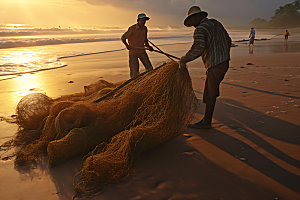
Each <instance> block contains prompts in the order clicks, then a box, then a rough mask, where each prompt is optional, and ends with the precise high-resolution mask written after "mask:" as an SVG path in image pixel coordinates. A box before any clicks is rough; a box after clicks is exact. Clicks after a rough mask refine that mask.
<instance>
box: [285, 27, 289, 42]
mask: <svg viewBox="0 0 300 200" xmlns="http://www.w3.org/2000/svg"><path fill="white" fill-rule="evenodd" d="M289 36H290V33H289V31H288V30H287V29H286V30H285V32H284V39H285V40H288V39H289Z"/></svg>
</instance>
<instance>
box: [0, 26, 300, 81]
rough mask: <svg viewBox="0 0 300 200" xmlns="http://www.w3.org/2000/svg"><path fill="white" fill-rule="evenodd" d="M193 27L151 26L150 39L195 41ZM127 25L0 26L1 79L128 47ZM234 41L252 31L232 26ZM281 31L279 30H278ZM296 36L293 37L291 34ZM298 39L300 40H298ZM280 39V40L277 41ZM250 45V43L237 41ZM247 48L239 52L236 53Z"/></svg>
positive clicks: (278, 46)
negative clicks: (125, 44) (123, 39)
mask: <svg viewBox="0 0 300 200" xmlns="http://www.w3.org/2000/svg"><path fill="white" fill-rule="evenodd" d="M193 30H194V29H193V28H167V29H151V28H149V33H148V38H149V39H150V40H151V41H152V42H154V43H155V44H157V45H159V46H162V45H167V44H176V43H192V41H193ZM125 31H126V29H125V28H95V27H93V28H75V27H73V28H72V27H67V28H61V27H56V28H49V27H42V26H41V27H33V26H28V25H18V26H12V25H0V81H1V80H6V79H11V78H14V77H16V76H18V75H20V74H23V73H32V72H37V71H41V70H49V69H55V68H59V67H64V66H66V63H64V62H63V60H62V59H61V58H65V57H72V56H83V55H88V54H93V53H106V52H111V51H122V50H125V48H124V45H123V43H122V42H121V40H120V38H121V36H122V34H123V33H124V32H125ZM228 32H229V34H230V36H231V38H232V40H233V42H235V41H238V40H242V39H247V38H248V35H249V30H247V29H228ZM277 33H278V32H277ZM257 38H266V39H271V38H272V39H273V40H272V41H273V43H270V42H268V41H260V42H259V43H257V44H256V45H258V46H260V47H259V48H257V49H256V50H255V51H256V52H270V53H273V52H286V51H289V52H295V51H296V52H298V51H299V49H300V43H299V40H298V39H299V38H297V37H294V38H296V39H294V40H295V41H294V42H293V43H292V44H294V45H290V46H285V48H283V47H282V41H283V40H282V37H277V35H276V33H275V32H274V31H273V33H272V32H271V31H270V33H268V31H265V32H262V33H257ZM291 38H293V37H291ZM297 40H298V43H297ZM274 41H275V42H274ZM276 41H278V43H276ZM237 44H238V45H239V46H243V47H244V48H246V47H247V45H246V44H247V42H242V43H237ZM244 51H245V53H247V50H246V49H245V50H242V51H236V52H235V50H234V52H235V54H240V53H242V52H244Z"/></svg>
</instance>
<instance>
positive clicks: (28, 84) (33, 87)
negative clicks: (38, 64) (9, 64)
mask: <svg viewBox="0 0 300 200" xmlns="http://www.w3.org/2000/svg"><path fill="white" fill-rule="evenodd" d="M41 81H42V80H40V78H39V76H37V75H35V74H24V75H22V76H20V77H18V78H17V79H16V81H14V84H15V85H14V89H15V90H16V92H15V95H13V96H12V99H11V100H12V102H16V103H17V102H19V101H20V100H21V99H22V98H23V97H24V96H26V95H28V94H31V93H35V92H41V93H44V92H45V91H44V90H43V89H41V88H40V87H41V84H42V82H41Z"/></svg>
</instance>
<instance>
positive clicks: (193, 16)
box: [179, 6, 231, 129]
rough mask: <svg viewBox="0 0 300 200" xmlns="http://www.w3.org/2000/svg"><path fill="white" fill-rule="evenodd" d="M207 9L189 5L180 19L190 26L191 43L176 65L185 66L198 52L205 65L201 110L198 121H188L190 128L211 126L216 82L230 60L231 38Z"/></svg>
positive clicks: (217, 89) (216, 88) (217, 94)
mask: <svg viewBox="0 0 300 200" xmlns="http://www.w3.org/2000/svg"><path fill="white" fill-rule="evenodd" d="M207 15H208V14H207V12H204V11H201V9H200V8H199V7H198V6H193V7H191V8H190V9H189V11H188V16H187V18H186V19H185V20H184V25H185V26H187V27H191V26H194V27H195V32H194V43H193V45H192V47H191V49H190V50H189V51H188V52H187V53H186V54H185V56H183V57H181V59H180V62H179V63H180V69H186V63H187V62H190V61H192V60H195V59H197V58H199V57H200V56H202V61H203V63H204V65H205V68H206V79H205V88H204V93H203V102H204V103H205V104H206V107H205V114H204V117H203V119H202V120H201V121H199V122H197V123H195V124H191V125H189V127H190V128H196V129H200V128H211V121H212V117H213V112H214V108H215V104H216V99H217V97H218V96H219V93H220V92H219V86H220V83H221V81H222V80H223V78H224V76H225V74H226V72H227V70H228V68H229V60H230V47H231V38H230V37H229V35H228V33H227V31H226V30H225V28H224V27H223V25H222V24H221V23H220V22H218V21H217V20H215V19H208V18H207Z"/></svg>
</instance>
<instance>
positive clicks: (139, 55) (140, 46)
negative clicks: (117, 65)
mask: <svg viewBox="0 0 300 200" xmlns="http://www.w3.org/2000/svg"><path fill="white" fill-rule="evenodd" d="M149 19H150V18H149V17H147V16H146V14H145V13H141V14H139V15H138V18H137V24H134V25H132V26H130V27H129V28H128V30H127V31H126V32H125V33H124V34H123V35H122V38H121V39H122V42H123V43H124V44H125V46H126V48H127V49H128V50H129V68H130V77H131V78H134V77H136V76H137V75H139V61H138V59H139V60H140V61H141V62H142V63H143V65H144V66H145V68H146V70H147V71H150V70H152V69H153V67H152V64H151V62H150V60H149V57H148V54H147V53H146V51H145V46H146V47H147V48H148V49H149V50H150V51H152V50H153V48H152V47H151V46H150V45H149V43H148V39H147V33H148V29H147V27H146V26H145V24H146V21H148V20H149ZM126 39H127V40H128V43H127V41H126Z"/></svg>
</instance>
